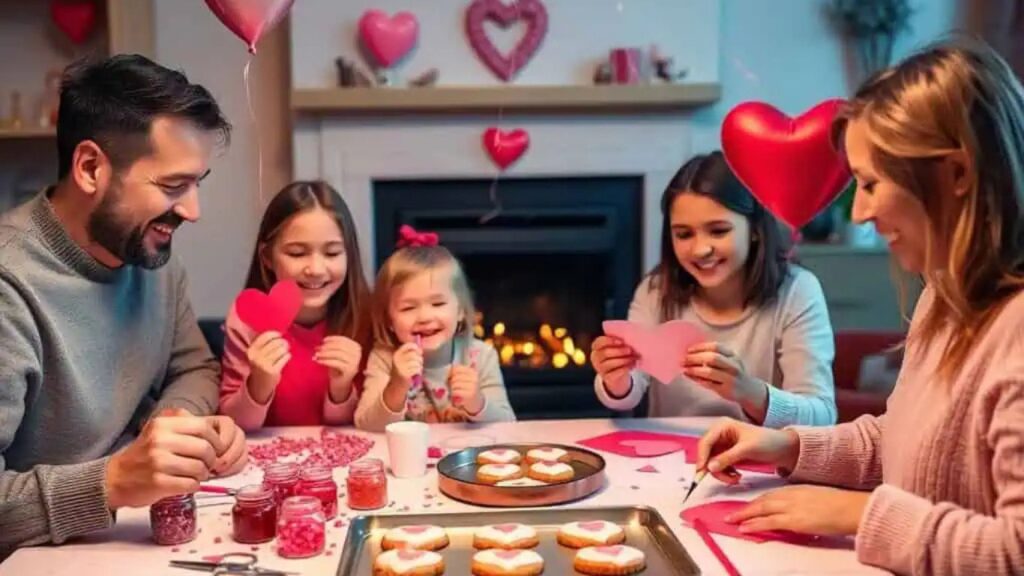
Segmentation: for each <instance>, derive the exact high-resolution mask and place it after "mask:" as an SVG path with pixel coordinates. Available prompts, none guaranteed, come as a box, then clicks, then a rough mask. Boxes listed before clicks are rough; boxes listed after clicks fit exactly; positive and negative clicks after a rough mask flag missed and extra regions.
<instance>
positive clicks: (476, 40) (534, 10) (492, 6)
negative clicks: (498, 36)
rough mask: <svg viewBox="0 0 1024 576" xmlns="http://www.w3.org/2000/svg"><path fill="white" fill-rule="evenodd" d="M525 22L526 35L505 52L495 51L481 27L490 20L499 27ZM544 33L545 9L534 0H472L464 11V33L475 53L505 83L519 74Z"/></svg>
mask: <svg viewBox="0 0 1024 576" xmlns="http://www.w3.org/2000/svg"><path fill="white" fill-rule="evenodd" d="M519 21H523V22H526V34H524V35H523V38H522V39H521V40H520V41H519V43H518V44H517V45H516V47H515V48H513V49H512V51H511V52H510V53H509V54H508V55H507V56H505V55H503V54H502V53H501V52H499V51H498V48H497V46H495V45H494V41H493V40H491V38H490V36H488V34H487V30H486V29H485V28H484V23H485V22H493V23H495V24H497V25H498V26H500V27H502V28H508V27H509V26H512V25H513V24H514V23H516V22H519ZM547 33H548V11H547V9H546V8H545V7H544V4H542V3H541V2H539V1H538V0H516V2H514V3H512V4H505V3H504V2H502V1H501V0H474V1H473V3H472V4H470V5H469V8H468V9H467V10H466V36H467V37H468V38H469V45H470V46H472V47H473V50H474V51H475V52H476V54H477V56H478V57H479V58H480V60H482V61H483V63H484V64H485V65H486V66H487V67H488V68H489V69H490V70H491V72H493V73H494V75H495V76H497V77H498V78H500V79H502V80H504V81H505V82H508V81H510V80H512V78H514V77H515V76H516V74H518V73H519V71H520V70H522V69H523V67H525V66H526V64H527V63H528V62H529V61H530V59H531V58H533V56H534V54H536V53H537V50H538V49H540V45H541V42H543V40H544V36H546V35H547Z"/></svg>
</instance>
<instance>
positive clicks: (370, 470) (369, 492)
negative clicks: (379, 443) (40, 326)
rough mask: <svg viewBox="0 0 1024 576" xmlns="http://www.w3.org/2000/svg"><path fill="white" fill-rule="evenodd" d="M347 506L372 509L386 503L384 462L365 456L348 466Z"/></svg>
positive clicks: (386, 489)
mask: <svg viewBox="0 0 1024 576" xmlns="http://www.w3.org/2000/svg"><path fill="white" fill-rule="evenodd" d="M346 488H347V490H348V507H349V508H351V509H353V510H374V509H376V508H383V507H384V506H386V505H387V503H388V477H387V475H385V474H384V462H383V461H381V460H380V459H378V458H366V459H363V460H359V461H357V462H353V463H352V464H351V465H349V468H348V481H347V483H346Z"/></svg>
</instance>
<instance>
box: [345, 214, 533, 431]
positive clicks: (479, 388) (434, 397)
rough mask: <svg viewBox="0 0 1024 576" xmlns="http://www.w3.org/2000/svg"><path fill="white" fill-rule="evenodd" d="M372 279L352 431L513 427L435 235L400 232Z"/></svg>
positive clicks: (453, 267) (460, 282)
mask: <svg viewBox="0 0 1024 576" xmlns="http://www.w3.org/2000/svg"><path fill="white" fill-rule="evenodd" d="M398 246H399V247H398V250H396V251H395V253H394V254H392V255H391V256H390V257H389V258H388V259H387V261H386V262H384V266H382V267H381V269H380V272H378V274H377V282H376V284H375V286H374V293H373V332H374V340H375V348H374V350H373V352H371V353H370V358H369V360H368V361H367V366H366V380H365V384H364V386H365V387H364V389H363V394H362V396H361V397H360V399H359V405H358V406H357V407H356V414H355V423H356V426H357V427H359V428H362V429H364V430H373V431H380V430H383V429H384V427H385V426H387V425H388V424H390V423H392V422H398V421H401V420H407V419H408V420H420V421H424V422H465V421H469V422H498V421H514V420H515V414H514V413H513V411H512V406H511V405H510V404H509V401H508V395H507V393H506V392H505V382H504V379H503V378H502V375H501V365H500V363H499V362H498V354H497V352H495V350H494V348H493V347H491V346H489V345H488V344H485V343H484V342H481V341H479V340H476V339H474V338H473V332H472V330H473V326H472V321H473V315H474V307H473V298H472V295H471V293H470V290H469V284H468V282H467V281H466V276H465V274H464V273H463V271H462V267H461V266H460V265H459V261H458V260H456V259H455V257H454V256H452V254H451V252H449V251H448V249H447V248H444V247H443V246H438V244H437V236H436V235H435V234H430V233H419V232H416V231H415V230H413V229H412V228H410V227H408V226H403V227H402V230H401V238H400V240H399V245H398Z"/></svg>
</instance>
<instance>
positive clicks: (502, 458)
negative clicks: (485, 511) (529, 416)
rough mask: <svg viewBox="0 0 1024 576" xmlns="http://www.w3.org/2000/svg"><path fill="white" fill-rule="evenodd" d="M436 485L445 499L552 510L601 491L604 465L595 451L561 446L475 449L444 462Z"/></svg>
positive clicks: (527, 445)
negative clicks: (559, 505)
mask: <svg viewBox="0 0 1024 576" xmlns="http://www.w3.org/2000/svg"><path fill="white" fill-rule="evenodd" d="M437 483H438V488H439V489H440V490H441V492H442V493H444V494H445V495H446V496H448V497H450V498H454V499H455V500H459V501H462V502H468V503H470V504H476V505H478V506H493V507H536V506H550V505H553V504H565V503H567V502H573V501H576V500H581V499H583V498H586V497H587V496H590V495H591V494H593V493H594V492H597V491H598V490H600V489H601V488H602V487H604V484H605V462H604V458H602V457H601V456H600V455H599V454H597V453H596V452H591V451H590V450H586V449H583V448H579V447H576V446H566V445H561V444H524V443H520V444H496V445H492V446H475V447H472V448H465V449H463V450H459V451H458V452H453V453H451V454H448V455H447V456H445V457H444V458H442V459H441V461H440V462H438V463H437Z"/></svg>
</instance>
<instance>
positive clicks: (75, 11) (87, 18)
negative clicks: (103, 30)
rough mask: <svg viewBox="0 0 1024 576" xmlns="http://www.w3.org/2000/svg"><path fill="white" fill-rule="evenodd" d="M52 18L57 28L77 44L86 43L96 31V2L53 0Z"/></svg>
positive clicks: (88, 0) (51, 5)
mask: <svg viewBox="0 0 1024 576" xmlns="http://www.w3.org/2000/svg"><path fill="white" fill-rule="evenodd" d="M50 17H51V18H53V23H54V24H56V25H57V28H59V29H60V31H61V32H63V33H64V35H65V36H67V37H68V38H69V39H70V40H71V41H72V42H74V43H75V44H81V43H82V42H85V41H86V40H87V39H88V38H89V35H90V34H92V32H93V30H95V29H96V2H95V1H94V0H53V1H52V2H51V3H50Z"/></svg>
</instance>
